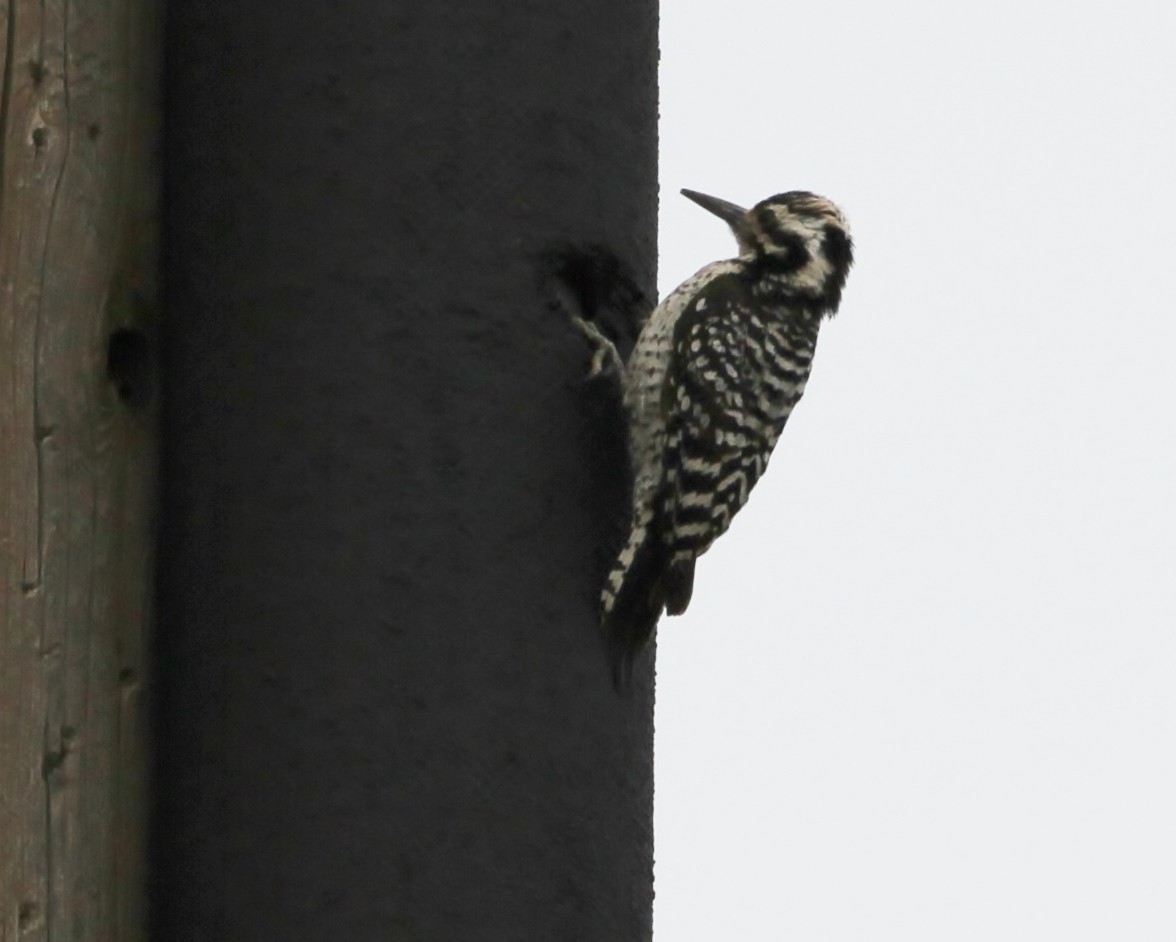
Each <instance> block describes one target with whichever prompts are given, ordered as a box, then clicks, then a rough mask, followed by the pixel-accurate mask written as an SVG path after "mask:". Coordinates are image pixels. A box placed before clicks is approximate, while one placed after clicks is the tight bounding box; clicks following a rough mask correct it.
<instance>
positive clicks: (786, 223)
mask: <svg viewBox="0 0 1176 942" xmlns="http://www.w3.org/2000/svg"><path fill="white" fill-rule="evenodd" d="M682 195H683V196H685V197H687V198H688V199H691V200H693V201H694V202H696V203H697V204H698V205H699V206H701V207H702V208H703V209H706V210H709V211H710V212H712V213H714V214H715V215H716V216H718V217H719V218H720V219H722V220H723V221H724V222H726V223H727V225H729V226H730V227H731V231H732V232H733V233H734V234H735V238H736V240H737V241H738V242H739V257H740V258H741V259H742V260H743V261H745V262H748V263H749V264H750V265H751V267H752V270H753V272H754V274H755V275H756V277H757V278H759V279H762V280H763V283H764V285H765V287H767V288H768V289H769V290H771V286H775V287H776V288H779V289H783V290H785V291H786V292H788V293H790V294H792V295H794V296H795V295H801V296H805V297H808V298H810V299H812V300H813V301H817V302H819V303H820V306H821V307H822V308H823V309H824V310H825V311H827V312H828V313H832V312H833V311H835V310H836V309H837V305H838V303H839V302H840V300H841V290H842V288H844V287H845V279H846V276H847V275H848V274H849V267H850V265H852V264H853V239H852V238H851V237H850V233H849V223H848V222H847V221H846V219H845V216H844V214H843V213H842V212H841V210H840V209H838V208H837V206H835V205H834V204H833V203H831V202H830V201H829V200H827V199H825V198H824V197H823V196H817V195H816V194H813V193H807V192H805V191H803V190H792V191H790V192H788V193H779V194H777V195H776V196H770V197H768V198H767V199H766V200H761V201H760V202H758V203H756V204H755V205H754V206H753V207H752V208H751V209H744V208H743V207H742V206H737V205H735V204H734V203H729V202H727V201H726V200H721V199H718V198H717V197H714V196H707V195H706V194H704V193H696V192H695V191H694V190H683V191H682Z"/></svg>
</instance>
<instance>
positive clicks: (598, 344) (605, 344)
mask: <svg viewBox="0 0 1176 942" xmlns="http://www.w3.org/2000/svg"><path fill="white" fill-rule="evenodd" d="M572 323H573V324H575V325H576V328H577V329H578V330H579V331H580V333H582V334H583V335H584V336H585V337H587V338H588V341H589V342H590V343H591V344H592V346H593V351H592V362H591V365H590V367H589V369H588V378H589V379H594V378H595V377H597V376H602V375H604V374H606V373H616V374H617V375H618V376H619V375H620V374H621V372H622V371H623V370H624V368H625V364H624V361H623V360H621V355H620V354H619V353H618V352H617V348H616V345H615V344H613V342H612V341H611V340H609V339H608V337H606V336H605V335H604V334H603V333H602V332H601V330H600V328H599V327H597V326H596V325H595V324H594V323H592V321H589V320H585V319H584V318H582V317H577V316H575V315H573V316H572Z"/></svg>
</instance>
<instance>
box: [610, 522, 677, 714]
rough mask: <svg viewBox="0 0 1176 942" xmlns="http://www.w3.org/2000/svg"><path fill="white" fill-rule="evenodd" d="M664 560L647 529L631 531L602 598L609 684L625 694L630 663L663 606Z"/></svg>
mask: <svg viewBox="0 0 1176 942" xmlns="http://www.w3.org/2000/svg"><path fill="white" fill-rule="evenodd" d="M667 561H668V560H667V557H666V550H665V546H664V544H663V543H662V542H661V541H660V540H658V539H655V538H654V537H653V536H652V534H651V532H650V530H649V528H647V527H634V529H633V532H632V533H631V534H630V536H629V542H628V544H627V545H626V546H625V548H624V550H622V551H621V555H620V556H619V557H618V558H617V561H616V563H615V564H614V565H613V569H612V572H610V573H609V577H608V582H607V583H606V585H605V589H604V592H603V594H602V600H601V601H602V615H601V627H602V629H603V631H604V640H605V645H606V647H607V649H608V655H609V661H610V662H611V664H612V669H613V682H614V683H615V684H616V686H617V688H618V689H620V690H627V689H628V688H629V687H630V685H631V681H632V675H633V660H634V658H635V657H636V656H637V654H638V653H639V652H640V651H641V649H642V648H643V647H645V645H646V643H647V642H648V641H649V638H650V636H651V635H652V634H653V629H654V628H655V627H656V626H657V620H658V618H659V617H660V616H661V613H662V609H663V608H664V607H665V604H666V592H667V584H666V575H667V568H666V564H667Z"/></svg>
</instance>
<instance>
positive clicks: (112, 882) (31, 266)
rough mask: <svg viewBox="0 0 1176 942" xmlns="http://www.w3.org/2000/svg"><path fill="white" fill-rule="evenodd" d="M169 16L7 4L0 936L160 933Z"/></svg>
mask: <svg viewBox="0 0 1176 942" xmlns="http://www.w3.org/2000/svg"><path fill="white" fill-rule="evenodd" d="M157 12H158V11H157V9H156V5H155V4H153V3H151V2H149V0H87V2H84V3H78V2H72V3H71V2H61V0H39V2H38V0H8V2H7V3H0V53H2V54H3V70H2V73H0V74H2V79H0V82H2V84H0V942H15V940H18V939H19V940H22V942H29V940H44V942H57V940H62V942H64V940H67V939H68V940H85V942H97V940H112V942H128V940H130V942H134V940H137V939H142V938H143V937H144V934H143V930H144V921H143V913H144V907H143V892H142V887H143V881H144V871H143V863H144V831H145V828H144V818H145V810H146V802H145V795H144V782H145V768H146V757H145V751H144V743H145V739H146V732H147V729H146V722H145V709H144V704H143V699H142V690H143V682H144V653H145V644H144V642H145V638H146V625H147V619H148V613H149V607H150V606H149V603H150V600H151V592H150V589H149V575H150V553H149V546H150V542H149V541H150V536H151V533H150V531H151V527H152V518H153V480H154V473H155V444H154V437H155V396H154V388H153V378H152V372H153V371H152V356H151V347H152V344H153V342H154V336H155V299H156V281H157V278H156V271H157V265H158V262H157V257H156V243H157V239H156V232H157V229H158V223H157V219H156V215H157V202H158V201H157V179H158V175H157V172H156V167H155V158H156V152H157V149H158V134H157V123H158V112H159V102H158V98H159V78H158V74H157V68H156V63H157V52H158V39H159V31H158V29H157V28H156V22H155V17H156V14H157Z"/></svg>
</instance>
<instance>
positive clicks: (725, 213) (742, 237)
mask: <svg viewBox="0 0 1176 942" xmlns="http://www.w3.org/2000/svg"><path fill="white" fill-rule="evenodd" d="M682 195H683V196H685V197H686V199H688V200H692V201H693V202H695V203H697V204H698V205H699V206H701V207H702V208H703V209H705V210H706V211H707V212H711V213H714V214H715V215H716V216H718V217H719V218H720V219H721V220H723V222H725V223H726V224H727V225H728V226H730V227H731V231H732V232H733V233H735V238H736V239H738V240H739V244H740V245H743V244H744V243H746V242H749V241H751V230H750V227H749V225H748V222H747V210H746V209H744V208H743V207H742V206H737V205H735V204H734V203H728V202H727V201H726V200H721V199H719V198H718V197H717V196H707V195H706V194H705V193H699V192H698V191H697V190H683V191H682Z"/></svg>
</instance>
